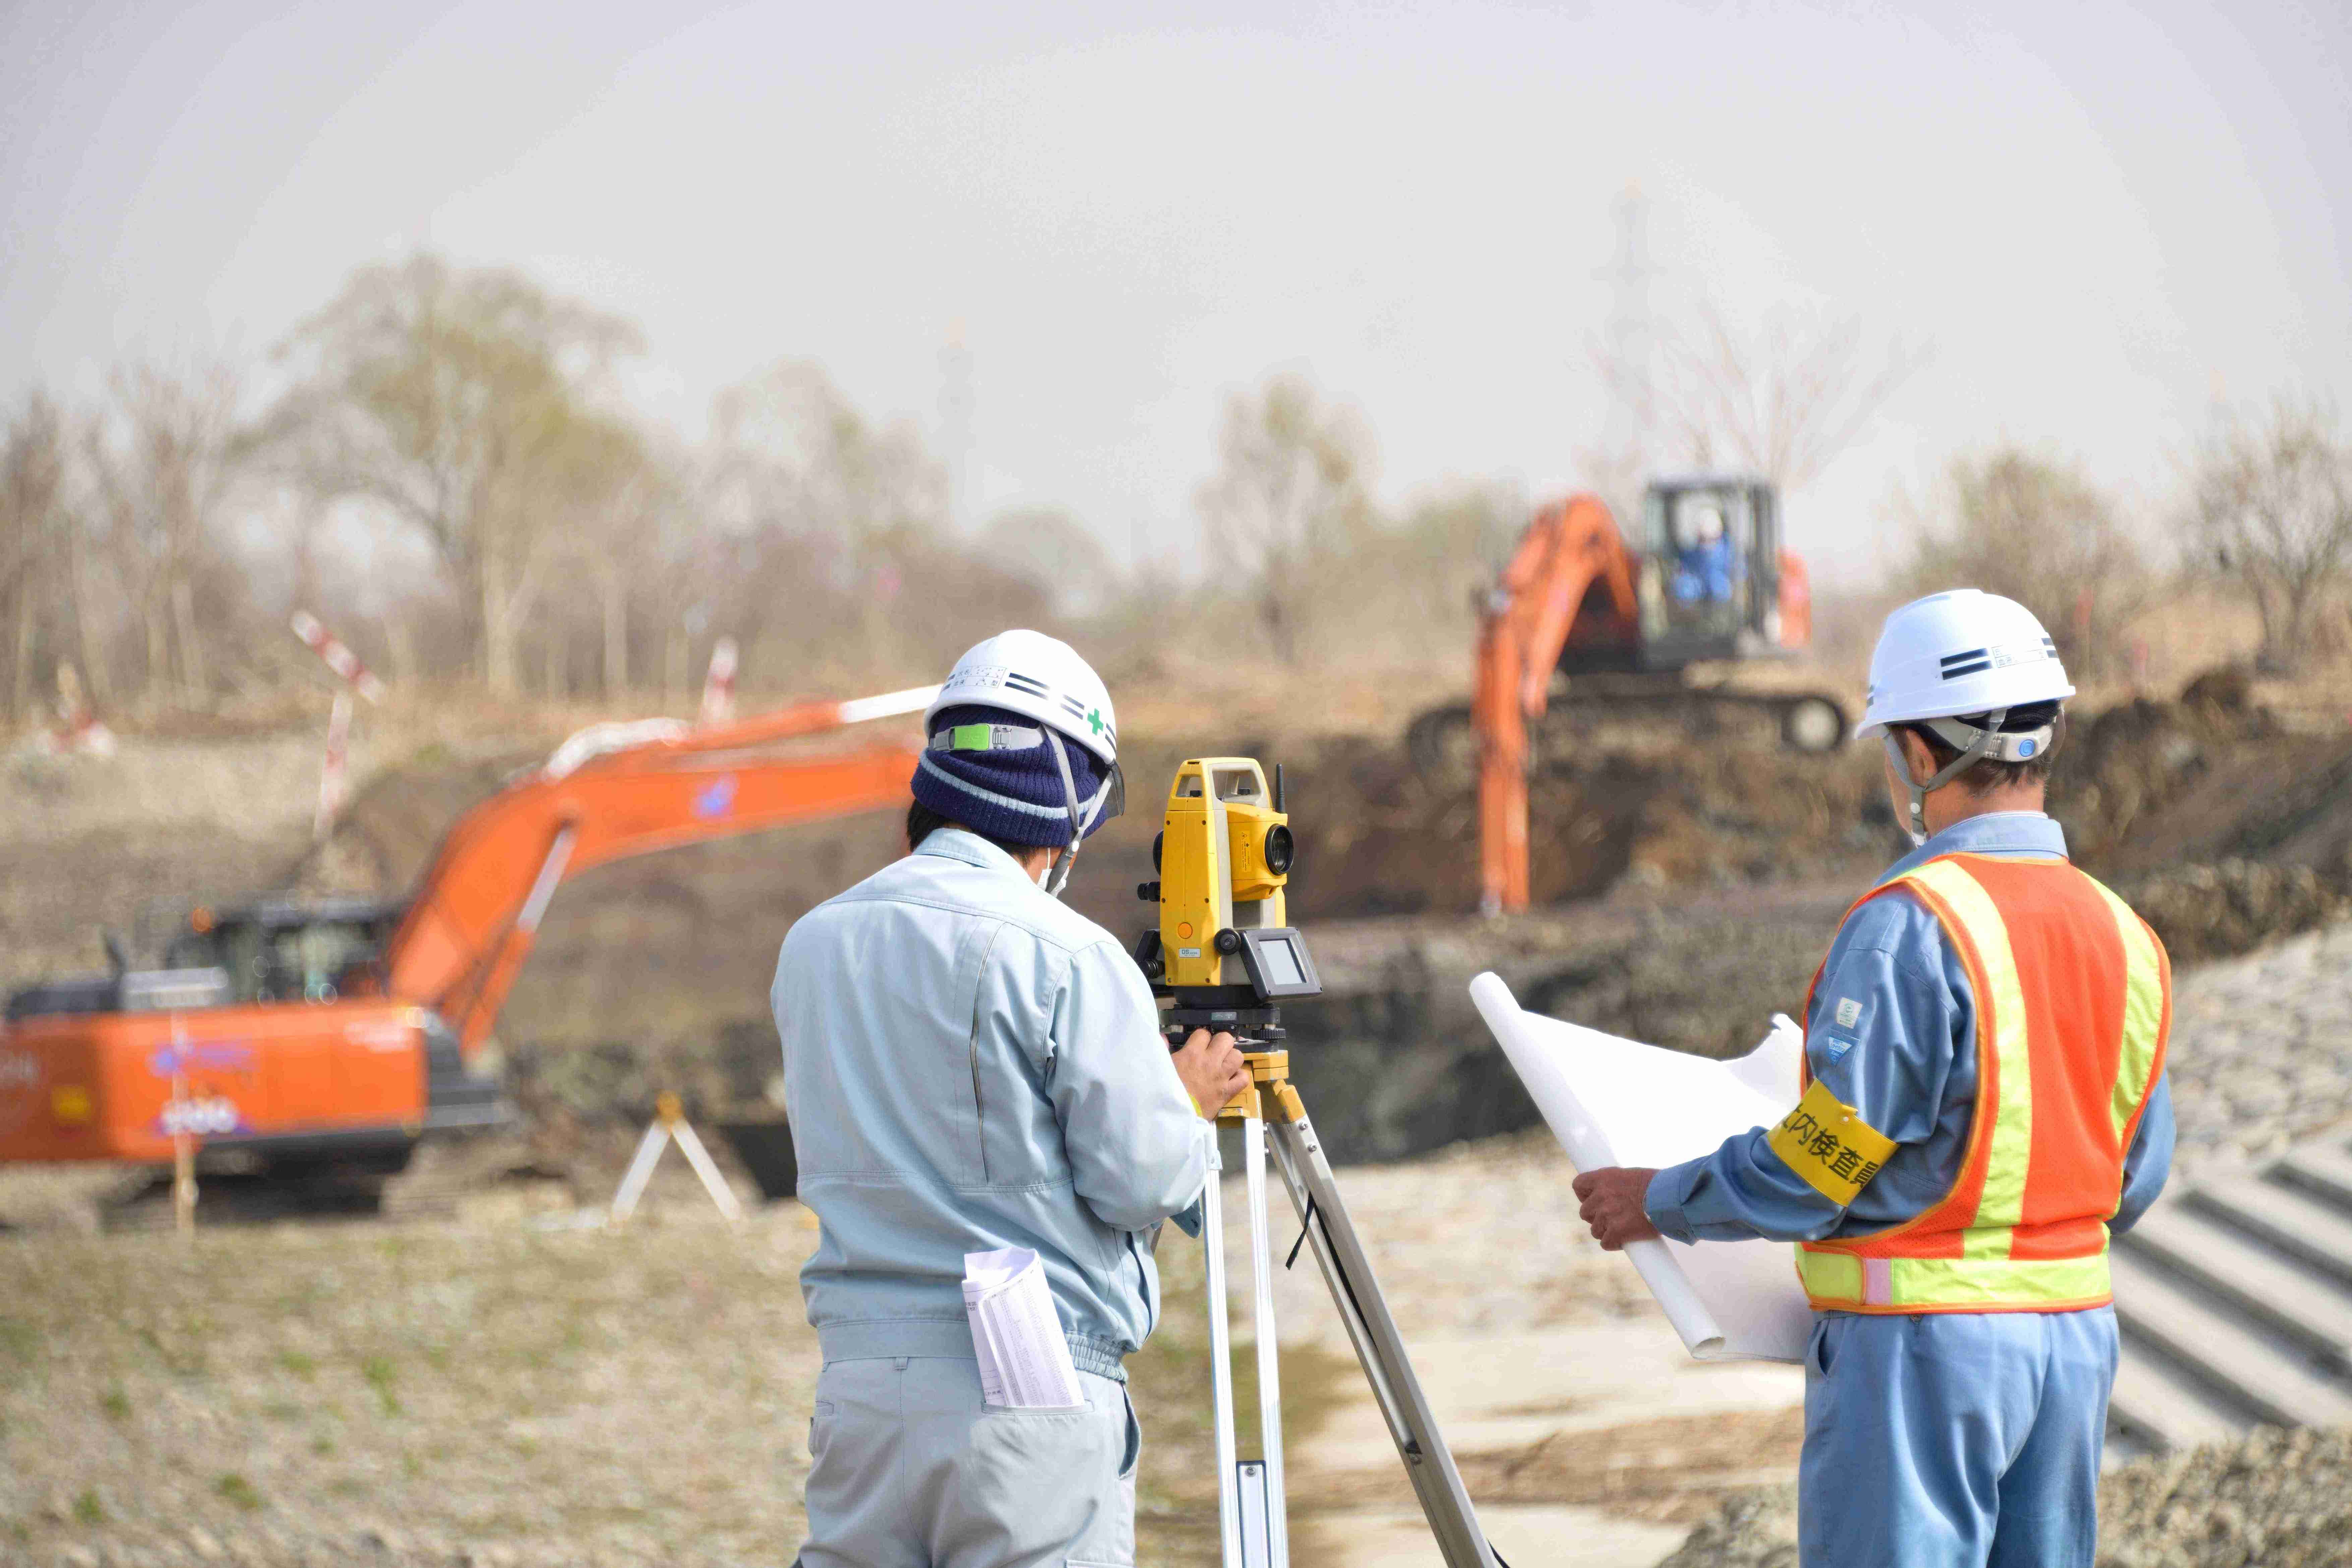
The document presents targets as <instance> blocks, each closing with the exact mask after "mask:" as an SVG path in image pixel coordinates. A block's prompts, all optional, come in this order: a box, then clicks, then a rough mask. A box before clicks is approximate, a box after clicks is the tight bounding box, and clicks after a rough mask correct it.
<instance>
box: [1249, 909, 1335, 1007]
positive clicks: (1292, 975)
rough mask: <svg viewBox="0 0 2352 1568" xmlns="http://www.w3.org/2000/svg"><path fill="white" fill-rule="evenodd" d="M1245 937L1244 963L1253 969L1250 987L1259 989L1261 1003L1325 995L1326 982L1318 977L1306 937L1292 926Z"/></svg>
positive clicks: (1278, 927) (1253, 932)
mask: <svg viewBox="0 0 2352 1568" xmlns="http://www.w3.org/2000/svg"><path fill="white" fill-rule="evenodd" d="M1241 935H1242V962H1243V963H1244V964H1246V965H1247V966H1248V968H1249V977H1250V984H1252V985H1253V986H1255V987H1256V989H1257V994H1258V997H1259V999H1260V1000H1262V1001H1266V1002H1276V1001H1286V1000H1288V999H1290V998H1293V997H1298V996H1318V995H1320V994H1322V992H1323V982H1322V979H1321V978H1320V977H1319V976H1318V975H1317V974H1316V973H1315V960H1314V958H1313V957H1312V956H1311V955H1310V954H1309V953H1308V952H1307V938H1306V937H1305V936H1304V935H1302V934H1300V933H1299V932H1298V931H1295V930H1293V929H1292V928H1291V927H1289V926H1265V927H1261V928H1259V929H1258V930H1256V931H1243V932H1242V933H1241Z"/></svg>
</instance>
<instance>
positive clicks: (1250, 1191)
mask: <svg viewBox="0 0 2352 1568" xmlns="http://www.w3.org/2000/svg"><path fill="white" fill-rule="evenodd" d="M1265 1020H1266V1025H1267V1027H1266V1028H1265V1034H1267V1035H1270V1036H1272V1037H1275V1038H1279V1037H1281V1033H1282V1031H1281V1029H1280V1028H1279V1027H1278V1026H1274V1014H1273V1010H1272V1009H1267V1010H1266V1011H1265ZM1188 1021H1189V1020H1188ZM1213 1026H1223V1027H1232V1026H1233V1025H1232V1022H1231V1021H1230V1020H1220V1021H1218V1023H1217V1024H1215V1025H1213ZM1241 1043H1242V1045H1243V1047H1244V1052H1243V1059H1244V1061H1245V1062H1247V1063H1248V1065H1249V1069H1250V1077H1251V1078H1252V1079H1254V1080H1255V1081H1254V1082H1253V1083H1252V1084H1251V1086H1250V1087H1249V1088H1248V1089H1244V1090H1243V1091H1242V1092H1241V1093H1240V1094H1239V1095H1238V1096H1236V1097H1235V1098H1234V1101H1233V1103H1232V1104H1230V1105H1228V1106H1226V1107H1225V1108H1224V1110H1222V1111H1220V1112H1219V1113H1218V1121H1221V1122H1223V1121H1238V1122H1239V1123H1241V1129H1242V1178H1243V1181H1244V1185H1245V1187H1246V1191H1247V1202H1248V1204H1249V1230H1250V1283H1251V1303H1252V1305H1251V1323H1252V1326H1253V1328H1254V1329H1255V1332H1256V1336H1257V1404H1258V1422H1259V1442H1260V1445H1261V1447H1260V1450H1259V1452H1260V1458H1257V1459H1256V1460H1255V1461H1252V1460H1243V1459H1240V1458H1237V1456H1236V1453H1235V1446H1236V1445H1235V1437H1234V1387H1233V1360H1232V1337H1233V1328H1232V1323H1231V1321H1230V1318H1229V1316H1228V1313H1227V1306H1226V1294H1225V1254H1224V1215H1223V1204H1222V1202H1221V1199H1220V1196H1219V1194H1218V1191H1217V1183H1216V1181H1215V1179H1214V1177H1212V1179H1211V1180H1210V1182H1209V1184H1208V1186H1207V1188H1206V1189H1205V1190H1204V1192H1203V1193H1202V1224H1201V1240H1202V1246H1203V1247H1205V1248H1206V1249H1207V1258H1208V1277H1209V1278H1208V1293H1209V1365H1210V1375H1211V1377H1212V1378H1213V1381H1214V1388H1215V1409H1216V1445H1217V1447H1216V1454H1217V1522H1218V1527H1219V1531H1220V1538H1221V1542H1222V1546H1223V1563H1224V1564H1225V1568H1289V1563H1290V1532H1289V1522H1288V1519H1287V1517H1286V1508H1285V1494H1284V1490H1283V1474H1282V1386H1281V1384H1282V1372H1281V1363H1280V1355H1279V1350H1278V1347H1277V1345H1276V1339H1275V1325H1274V1268H1273V1258H1272V1250H1273V1249H1272V1247H1271V1244H1270V1242H1269V1239H1268V1237H1267V1230H1268V1227H1269V1226H1270V1225H1271V1223H1272V1215H1269V1214H1268V1213H1267V1212H1266V1194H1265V1156H1266V1149H1267V1145H1268V1143H1269V1142H1271V1144H1272V1146H1273V1150H1274V1166H1275V1170H1276V1172H1277V1173H1279V1174H1280V1175H1281V1177H1282V1184H1283V1187H1284V1189H1285V1190H1286V1191H1287V1192H1288V1193H1289V1194H1290V1205H1291V1207H1292V1209H1293V1210H1294V1211H1296V1213H1297V1215H1298V1221H1299V1224H1300V1225H1301V1226H1304V1227H1305V1230H1306V1238H1305V1239H1306V1241H1307V1245H1308V1246H1309V1247H1312V1248H1313V1250H1314V1253H1315V1261H1316V1263H1317V1265H1318V1266H1319V1267H1320V1268H1322V1270H1323V1282H1324V1284H1325V1285H1326V1286H1328V1288H1329V1289H1330V1292H1331V1301H1332V1304H1333V1305H1334V1306H1336V1307H1337V1308H1338V1309H1339V1321H1341V1322H1342V1323H1343V1324H1345V1325H1346V1326H1347V1330H1348V1338H1349V1342H1351V1343H1352V1344H1353V1345H1354V1346H1355V1347H1356V1360H1357V1361H1358V1362H1359V1363H1361V1364H1362V1366H1363V1369H1364V1378H1365V1381H1366V1382H1368V1383H1370V1384H1371V1389H1372V1397H1373V1399H1374V1400H1375V1401H1377V1402H1378V1403H1379V1405H1380V1407H1381V1415H1382V1416H1383V1417H1385V1418H1386V1419H1387V1421H1388V1425H1389V1436H1391V1438H1393V1439H1394V1440H1395V1442H1396V1448H1397V1455H1398V1457H1399V1458H1402V1460H1403V1461H1404V1468H1405V1474H1406V1475H1407V1476H1409V1477H1411V1478H1412V1489H1413V1491H1414V1492H1415V1494H1416V1495H1417V1496H1418V1497H1419V1498H1420V1500H1421V1511H1422V1512H1423V1515H1425V1516H1426V1517H1427V1518H1428V1520H1429V1528H1430V1531H1431V1532H1432V1533H1433V1534H1434V1535H1435V1536H1436V1538H1437V1546H1438V1550H1439V1552H1441V1553H1443V1554H1444V1559H1445V1563H1446V1568H1498V1564H1499V1561H1500V1560H1499V1559H1497V1558H1496V1555H1495V1552H1494V1548H1493V1547H1491V1546H1489V1545H1488V1544H1487V1543H1486V1531H1483V1530H1481V1529H1480V1528H1479V1525H1478V1515H1477V1511H1476V1510H1475V1509H1474V1508H1473V1507H1472V1506H1471V1502H1470V1494H1469V1493H1468V1492H1467V1491H1465V1490H1464V1489H1463V1486H1462V1476H1461V1473H1460V1472H1459V1471H1457V1470H1456V1469H1455V1468H1454V1455H1453V1453H1452V1452H1451V1451H1450V1450H1449V1449H1447V1447H1445V1438H1444V1435H1443V1434H1442V1433H1440V1432H1439V1431H1438V1429H1437V1418H1436V1417H1435V1416H1434V1415H1432V1414H1431V1413H1430V1408H1429V1401H1428V1400H1427V1399H1426V1398H1425V1397H1423V1394H1422V1392H1421V1383H1420V1380H1419V1379H1418V1378H1416V1377H1415V1376H1414V1375H1413V1371H1412V1362H1411V1361H1410V1360H1409V1359H1408V1358H1407V1357H1406V1355H1405V1349H1404V1341H1403V1339H1402V1337H1401V1336H1400V1335H1399V1334H1398V1332H1397V1326H1396V1320H1395V1319H1394V1318H1393V1317H1391V1316H1390V1314H1389V1308H1388V1302H1387V1301H1386V1300H1384V1299H1383V1298H1382V1297H1381V1288H1380V1282H1379V1280H1377V1279H1374V1278H1373V1275H1372V1266H1371V1262H1370V1259H1369V1258H1366V1257H1365V1256H1364V1249H1363V1247H1362V1245H1361V1244H1360V1242H1359V1241H1358V1240H1357V1239H1356V1227H1355V1225H1354V1223H1353V1222H1352V1221H1351V1220H1350V1219H1349V1217H1348V1206H1347V1204H1346V1202H1345V1201H1344V1200H1343V1199H1341V1197H1340V1195H1339V1184H1337V1183H1336V1182H1335V1181H1334V1180H1333V1179H1332V1176H1331V1166H1330V1163H1329V1162H1328V1161H1326V1160H1325V1159H1324V1157H1323V1146H1322V1144H1321V1142H1319V1141H1318V1139H1317V1138H1316V1136H1315V1124H1314V1123H1313V1122H1312V1121H1308V1120H1307V1105H1306V1102H1305V1101H1304V1100H1300V1099H1299V1096H1298V1090H1297V1089H1296V1088H1295V1087H1293V1085H1292V1084H1291V1082H1290V1079H1289V1070H1290V1053H1289V1052H1287V1051H1283V1050H1274V1049H1268V1048H1265V1047H1266V1045H1267V1044H1268V1042H1267V1041H1265V1040H1263V1039H1256V1038H1249V1039H1244V1040H1242V1042H1241Z"/></svg>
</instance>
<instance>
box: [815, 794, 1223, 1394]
mask: <svg viewBox="0 0 2352 1568" xmlns="http://www.w3.org/2000/svg"><path fill="white" fill-rule="evenodd" d="M771 1000H772V1003H773V1004H774V1006H775V1014H776V1032H777V1033H778V1034H779V1035H780V1036H782V1038H783V1046H784V1100H785V1107H786V1110H787V1113H788V1114H789V1115H790V1117H791V1119H792V1128H793V1149H794V1152H796V1153H797V1154H798V1156H799V1159H800V1197H801V1201H802V1202H803V1203H804V1204H806V1205H808V1206H809V1207H810V1208H812V1209H814V1211H816V1215H817V1217H818V1219H819V1220H821V1221H822V1222H823V1235H822V1237H821V1238H820V1239H819V1241H818V1243H817V1249H816V1252H815V1254H814V1256H813V1257H811V1258H810V1259H809V1261H808V1263H807V1264H806V1266H805V1267H803V1268H802V1270H801V1290H802V1293H803V1296H804V1297H805V1298H806V1299H807V1302H808V1319H809V1321H810V1323H812V1324H813V1325H814V1327H815V1329H816V1331H817V1340H818V1343H819V1345H820V1346H821V1347H822V1350H823V1352H824V1359H825V1360H826V1361H828V1362H834V1361H850V1360H858V1359H863V1358H867V1357H878V1356H967V1357H968V1356H970V1355H971V1354H972V1353H973V1352H972V1343H971V1330H970V1328H969V1327H968V1326H967V1324H966V1322H965V1320H964V1310H963V1289H962V1280H963V1255H964V1254H965V1253H967V1252H985V1251H990V1250H992V1249H994V1248H996V1247H1033V1248H1034V1249H1035V1250H1036V1252H1037V1254H1038V1256H1039V1257H1040V1258H1042V1259H1043V1260H1044V1262H1045V1275H1046V1279H1048V1281H1049V1282H1050V1283H1051V1284H1052V1286H1053V1290H1054V1301H1055V1307H1056V1308H1057V1309H1058V1310H1059V1311H1060V1314H1061V1319H1062V1328H1063V1331H1064V1332H1065V1333H1066V1334H1067V1335H1068V1337H1069V1342H1070V1354H1071V1358H1072V1360H1074V1361H1075V1362H1076V1364H1077V1365H1078V1367H1079V1368H1080V1370H1082V1371H1086V1372H1092V1373H1100V1374H1102V1375H1103V1376H1106V1377H1116V1378H1124V1377H1125V1375H1126V1373H1125V1371H1124V1370H1123V1368H1122V1367H1121V1365H1120V1363H1121V1361H1122V1359H1123V1358H1124V1357H1126V1356H1127V1355H1129V1353H1131V1352H1134V1351H1136V1350H1137V1349H1139V1347H1140V1346H1141V1345H1142V1343H1143V1341H1144V1337H1145V1336H1146V1335H1148V1334H1149V1333H1150V1331H1151V1328H1152V1325H1153V1323H1154V1322H1155V1321H1157V1320H1158V1318H1159V1313H1160V1277H1159V1273H1158V1270H1157V1269H1156V1268H1154V1267H1153V1264H1152V1258H1151V1237H1150V1234H1149V1233H1150V1231H1151V1229H1152V1227H1154V1226H1157V1225H1159V1223H1160V1221H1162V1220H1164V1219H1167V1218H1169V1217H1171V1215H1176V1214H1177V1213H1178V1212H1179V1211H1180V1210H1183V1209H1185V1208H1187V1207H1188V1206H1189V1205H1192V1203H1193V1202H1194V1201H1195V1200H1196V1199H1197V1198H1198V1197H1199V1195H1200V1192H1201V1188H1202V1183H1203V1181H1204V1180H1205V1179H1206V1177H1207V1174H1208V1171H1209V1168H1210V1163H1211V1161H1212V1159H1213V1152H1214V1147H1215V1145H1214V1143H1213V1135H1214V1134H1213V1125H1212V1123H1210V1122H1208V1121H1204V1120H1203V1119H1202V1117H1201V1115H1200V1113H1199V1112H1198V1111H1197V1110H1195V1109H1194V1107H1193V1104H1192V1097H1191V1095H1189V1094H1188V1093H1186V1092H1185V1089H1184V1086H1183V1083H1182V1081H1181V1079H1178V1078H1177V1076H1176V1069H1175V1068H1174V1066H1173V1065H1172V1064H1171V1062H1170V1061H1169V1059H1168V1047H1167V1045H1166V1043H1165V1042H1164V1041H1163V1040H1162V1039H1161V1038H1160V1030H1159V1014H1158V1011H1157V1009H1156V1008H1155V1007H1154V1005H1153V1004H1152V998H1151V990H1150V986H1148V985H1147V984H1145V983H1144V980H1143V976H1142V973H1140V972H1139V970H1138V969H1137V968H1136V966H1135V962H1134V960H1133V959H1131V958H1129V956H1128V954H1127V952H1125V951H1124V950H1123V949H1122V948H1121V947H1120V945H1119V943H1118V941H1117V940H1116V939H1115V938H1113V937H1112V936H1111V934H1110V933H1109V932H1108V931H1104V930H1103V929H1102V928H1101V927H1100V926H1098V925H1097V924H1095V923H1094V922H1093V921H1089V920H1087V918H1086V917H1085V916H1083V915H1081V914H1078V913H1077V912H1076V911H1075V910H1071V909H1069V908H1067V907H1066V906H1065V905H1064V904H1062V903H1061V902H1059V901H1058V900H1055V899H1053V898H1050V897H1048V896H1047V895H1046V893H1045V890H1044V889H1041V888H1039V887H1038V886H1037V884H1036V883H1035V882H1034V881H1033V880H1031V879H1030V878H1029V877H1028V875H1027V874H1026V873H1025V872H1024V871H1023V870H1022V869H1021V868H1020V866H1019V864H1018V863H1017V862H1015V861H1014V860H1013V858H1012V857H1011V856H1009V855H1007V854H1005V853H1004V851H1003V850H1002V849H999V848H998V847H996V846H994V845H993V844H991V843H989V842H988V841H987V840H986V839H983V838H980V837H976V836H974V835H972V834H969V833H965V832H962V831H961V830H959V829H955V828H940V829H939V830H938V831H936V832H934V833H933V834H932V835H931V836H930V837H929V838H926V839H925V840H924V841H923V844H922V847H920V848H919V849H918V850H916V851H915V852H914V853H913V854H911V855H909V856H908V857H907V858H905V859H903V860H898V861H896V862H894V863H893V864H891V865H889V866H886V867H884V868H882V869H881V870H880V871H877V872H876V873H875V874H874V875H873V876H871V877H868V878H867V879H866V880H865V881H863V882H860V883H859V884H857V886H856V887H854V888H852V889H849V890H848V891H847V892H845V893H843V894H841V895H840V896H839V897H837V898H834V899H830V900H826V901H825V902H824V903H822V904H819V905H818V906H817V907H816V908H815V909H814V910H810V911H809V912H808V913H807V914H805V915H803V916H802V917H801V919H800V921H798V922H797V923H796V924H794V925H793V929H792V931H791V932H790V933H789V934H788V935H787V936H786V937H785V938H784V947H783V952H782V956H781V957H780V958H779V959H778V960H777V963H776V983H775V988H774V990H773V992H772V995H771Z"/></svg>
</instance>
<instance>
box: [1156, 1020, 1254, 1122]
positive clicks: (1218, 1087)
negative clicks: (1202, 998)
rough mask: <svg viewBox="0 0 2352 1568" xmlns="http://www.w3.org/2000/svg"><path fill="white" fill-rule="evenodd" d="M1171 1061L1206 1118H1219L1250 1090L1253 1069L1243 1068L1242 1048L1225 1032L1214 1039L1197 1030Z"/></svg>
mask: <svg viewBox="0 0 2352 1568" xmlns="http://www.w3.org/2000/svg"><path fill="white" fill-rule="evenodd" d="M1169 1059H1170V1060H1171V1061H1173V1062H1174V1063H1175V1064H1176V1076H1177V1077H1178V1078H1181V1079H1183V1080H1184V1090H1185V1092H1186V1093H1188V1094H1190V1095H1191V1096H1192V1103H1193V1104H1195V1105H1197V1106H1199V1107H1200V1108H1201V1114H1202V1115H1203V1116H1214V1115H1216V1113H1217V1112H1218V1111H1220V1110H1223V1109H1224V1108H1225V1103H1226V1102H1227V1101H1228V1100H1232V1099H1233V1097H1234V1096H1235V1095H1237V1094H1239V1093H1240V1092H1241V1091H1242V1090H1244V1089H1247V1088H1248V1087H1249V1081H1250V1075H1249V1068H1246V1067H1244V1066H1243V1065H1242V1052H1241V1047H1239V1046H1236V1045H1234V1037H1233V1036H1231V1035H1229V1034H1226V1033H1224V1032H1223V1030H1220V1031H1218V1032H1217V1033H1216V1034H1214V1035H1212V1034H1210V1033H1209V1031H1208V1030H1206V1029H1195V1030H1193V1031H1192V1038H1191V1039H1189V1040H1186V1041H1185V1042H1184V1045H1183V1048H1182V1049H1181V1050H1179V1051H1178V1052H1177V1053H1176V1054H1175V1055H1174V1056H1173V1057H1171V1058H1169Z"/></svg>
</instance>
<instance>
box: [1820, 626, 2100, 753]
mask: <svg viewBox="0 0 2352 1568" xmlns="http://www.w3.org/2000/svg"><path fill="white" fill-rule="evenodd" d="M2072 696H2074V687H2073V686H2072V685H2071V684H2069V683H2068V681H2067V679H2066V667H2065V666H2064V665H2063V664H2061V663H2060V662H2059V661H2058V645H2057V644H2055V643H2053V642H2052V641H2051V640H2050V634H2049V633H2048V632H2046V631H2044V630H2042V623H2041V622H2040V621H2039V620H2036V619H2035V618H2034V615H2033V612H2032V610H2029V609H2027V608H2026V607H2025V606H2024V605H2021V604H2019V603H2018V602H2017V601H2016V600H2014V599H2004V598H2002V597H2001V596H2000V595H1998V594H1988V593H1985V592H1984V591H1983V590H1981V589H1979V588H1954V589H1951V590H1949V591H1948V592H1946V593H1941V594H1930V595H1927V597H1926V598H1924V599H1914V600H1912V601H1911V603H1909V604H1907V605H1904V606H1903V607H1902V608H1901V609H1899V610H1896V611H1895V613H1894V614H1893V615H1891V616H1887V617H1886V626H1885V630H1883V631H1881V632H1880V633H1879V634H1878V647H1877V648H1876V650H1875V651H1874V652H1873V653H1872V654H1871V656H1870V701H1869V704H1868V706H1867V707H1866V708H1865V709H1864V711H1863V715H1862V722H1861V723H1860V724H1859V725H1857V726H1856V727H1855V729H1854V738H1855V739H1856V740H1861V739H1864V738H1866V737H1868V736H1871V735H1875V734H1878V733H1879V732H1880V731H1884V730H1885V728H1886V727H1887V726H1888V725H1890V724H1911V723H1917V722H1919V721H1923V720H1928V719H1955V718H1958V717H1960V716H1961V715H1963V714H1974V713H1991V712H1996V711H2000V710H2007V709H2011V708H2024V707H2029V706H2031V705H2032V704H2034V703H2038V702H2060V701H2063V700H2065V699H2067V698H2069V697H2072ZM2028 754H2029V755H2030V754H2031V753H2028Z"/></svg>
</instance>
